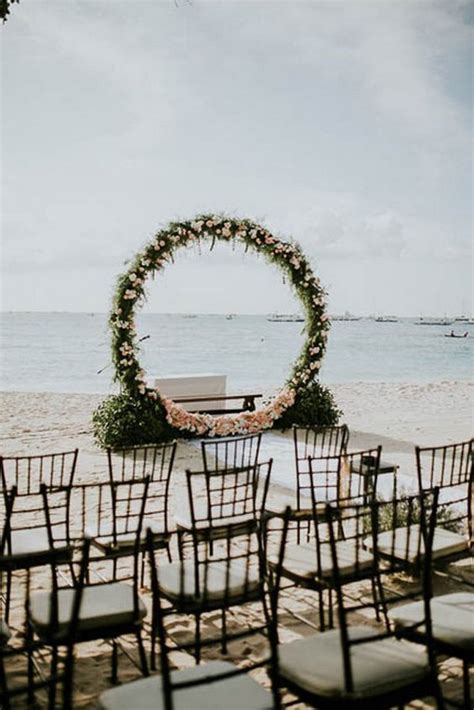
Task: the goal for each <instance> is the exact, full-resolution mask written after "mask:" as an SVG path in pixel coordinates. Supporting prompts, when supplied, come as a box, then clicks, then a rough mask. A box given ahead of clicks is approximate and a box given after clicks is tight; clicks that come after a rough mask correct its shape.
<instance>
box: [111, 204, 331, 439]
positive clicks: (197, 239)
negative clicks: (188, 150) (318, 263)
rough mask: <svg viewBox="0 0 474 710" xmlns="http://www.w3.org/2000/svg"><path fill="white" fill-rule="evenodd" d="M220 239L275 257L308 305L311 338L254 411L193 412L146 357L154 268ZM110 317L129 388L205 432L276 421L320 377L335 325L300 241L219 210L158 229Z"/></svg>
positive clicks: (119, 370) (124, 281) (174, 419)
mask: <svg viewBox="0 0 474 710" xmlns="http://www.w3.org/2000/svg"><path fill="white" fill-rule="evenodd" d="M217 240H219V241H223V242H240V243H241V244H243V245H244V246H245V250H246V251H247V250H248V249H251V250H254V251H256V252H259V253H261V254H263V256H264V257H265V259H266V260H267V261H269V262H270V263H272V264H275V265H276V266H278V267H279V268H280V269H281V271H282V272H283V274H284V276H285V277H286V280H287V281H288V282H289V283H290V285H291V286H292V287H293V290H294V292H295V294H296V296H297V298H298V299H299V301H300V303H301V304H302V306H303V309H304V312H305V316H306V318H305V320H306V324H305V334H306V339H305V342H304V345H303V347H302V350H301V352H300V354H299V356H298V358H297V360H296V362H295V363H294V365H293V368H292V371H291V373H290V376H289V378H288V380H287V382H286V383H285V385H284V386H283V388H282V389H281V390H280V392H279V393H278V394H277V395H276V396H275V397H274V398H272V399H271V400H270V401H268V402H266V403H265V404H264V405H263V407H261V408H260V409H258V410H256V411H254V412H241V413H239V414H233V415H231V414H223V415H220V416H212V415H210V414H201V413H191V412H188V411H187V410H186V409H184V408H183V407H181V406H180V405H178V404H177V403H175V402H173V401H172V400H170V399H166V398H164V397H162V396H161V394H160V392H159V391H158V390H157V389H155V388H152V387H150V386H149V385H147V383H146V377H145V372H144V370H143V369H142V368H141V366H140V363H139V359H138V351H139V348H138V339H137V333H136V328H135V322H134V316H135V310H136V308H137V306H141V305H142V304H143V302H144V300H145V296H146V291H145V281H146V278H147V277H148V276H150V275H152V276H153V275H155V274H156V273H157V272H159V271H161V270H163V269H164V268H165V266H166V265H167V264H169V263H170V262H173V256H174V254H175V252H176V251H177V250H178V249H180V248H182V247H189V246H192V245H196V244H201V243H202V242H204V241H209V242H210V243H211V249H212V247H213V246H214V243H215V242H216V241H217ZM109 322H110V326H111V329H112V355H113V363H114V366H115V379H116V380H118V382H119V383H120V385H121V387H122V389H123V390H125V392H126V393H127V394H128V395H129V396H131V397H133V398H135V399H137V400H141V399H142V398H149V399H151V400H155V401H156V402H157V403H161V404H162V405H163V407H164V409H165V412H166V419H167V421H168V423H169V424H170V425H171V426H172V427H174V428H175V429H178V430H181V431H183V432H187V433H190V434H192V435H199V436H228V435H231V434H242V433H250V432H255V431H260V430H262V429H268V428H270V427H272V426H273V424H274V422H275V421H276V420H277V419H279V417H280V416H281V415H282V414H283V412H284V411H285V410H286V409H287V408H288V407H290V406H291V405H292V404H293V403H294V402H295V399H296V398H297V396H298V393H300V392H302V391H303V390H304V389H305V388H306V387H307V386H308V385H309V384H310V383H311V382H312V381H313V380H314V379H315V378H316V377H317V375H318V372H319V368H320V365H321V360H322V357H323V354H324V350H325V346H326V338H327V331H328V328H329V320H328V317H327V315H326V312H325V292H324V289H323V288H322V287H321V284H320V282H319V279H318V278H317V277H316V276H315V275H314V274H313V272H312V270H311V267H310V265H309V262H308V260H307V259H306V257H305V256H304V254H303V253H302V251H301V249H300V248H299V246H298V245H297V244H295V243H292V242H288V241H283V240H281V239H277V238H276V237H274V236H273V235H272V234H271V233H270V232H269V231H268V230H267V229H265V228H264V227H261V226H260V225H258V224H255V223H254V222H252V221H250V220H248V219H237V218H232V217H226V216H222V215H213V214H206V215H199V216H198V217H196V218H194V219H192V220H189V221H183V222H173V223H171V224H169V225H168V227H166V228H165V229H162V230H161V231H159V232H157V234H156V235H155V236H154V237H153V239H152V240H151V241H150V242H149V243H148V244H147V245H146V246H145V247H144V248H143V249H142V250H141V251H140V252H139V253H138V254H137V255H136V256H135V258H134V259H133V261H132V262H131V264H130V266H129V268H128V269H127V271H126V272H125V273H124V274H122V275H121V276H120V277H119V279H118V282H117V289H116V292H115V296H114V302H113V307H112V312H111V314H110V321H109Z"/></svg>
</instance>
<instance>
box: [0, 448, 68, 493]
mask: <svg viewBox="0 0 474 710" xmlns="http://www.w3.org/2000/svg"><path fill="white" fill-rule="evenodd" d="M78 453H79V450H78V449H75V450H74V451H64V452H60V453H55V454H43V455H41V456H39V455H38V456H0V477H1V482H2V487H3V490H8V489H9V488H12V486H16V489H17V496H19V497H21V496H25V495H37V494H39V492H40V485H41V484H42V483H44V484H45V485H46V486H47V487H49V488H52V487H68V486H72V483H73V479H74V473H75V470H76V463H77V456H78Z"/></svg>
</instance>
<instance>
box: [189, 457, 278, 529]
mask: <svg viewBox="0 0 474 710" xmlns="http://www.w3.org/2000/svg"><path fill="white" fill-rule="evenodd" d="M272 465H273V460H272V459H270V460H269V461H266V462H262V463H259V464H253V465H249V466H244V467H237V468H233V469H231V468H225V469H219V470H214V471H209V470H205V471H189V470H187V471H186V481H187V487H188V500H189V508H190V514H191V525H192V528H196V529H197V528H201V527H203V526H207V527H210V528H212V527H218V526H219V525H223V524H226V523H230V522H239V521H240V520H244V521H245V520H247V519H248V518H249V517H251V518H253V519H254V520H258V519H259V517H260V516H261V513H262V511H263V510H264V508H265V502H266V498H267V493H268V486H269V481H270V475H271V470H272Z"/></svg>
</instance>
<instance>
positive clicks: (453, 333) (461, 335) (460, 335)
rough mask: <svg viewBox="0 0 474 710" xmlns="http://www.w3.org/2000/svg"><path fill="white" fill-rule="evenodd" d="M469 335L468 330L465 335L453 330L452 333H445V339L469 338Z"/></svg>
mask: <svg viewBox="0 0 474 710" xmlns="http://www.w3.org/2000/svg"><path fill="white" fill-rule="evenodd" d="M468 335H469V332H468V331H467V330H465V331H464V333H455V332H454V330H452V331H451V332H450V333H445V334H444V337H445V338H467V337H468Z"/></svg>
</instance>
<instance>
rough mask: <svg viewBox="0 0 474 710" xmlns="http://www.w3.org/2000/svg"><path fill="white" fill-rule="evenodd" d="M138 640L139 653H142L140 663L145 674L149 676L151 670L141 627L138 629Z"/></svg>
mask: <svg viewBox="0 0 474 710" xmlns="http://www.w3.org/2000/svg"><path fill="white" fill-rule="evenodd" d="M137 641H138V653H139V654H140V663H141V666H142V673H143V675H144V676H149V675H150V671H149V670H148V663H147V660H146V653H145V647H144V645H143V639H142V632H141V629H138V631H137Z"/></svg>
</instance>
